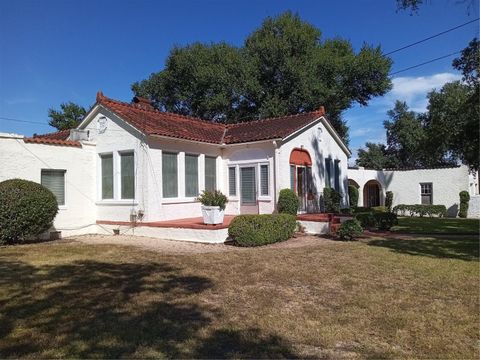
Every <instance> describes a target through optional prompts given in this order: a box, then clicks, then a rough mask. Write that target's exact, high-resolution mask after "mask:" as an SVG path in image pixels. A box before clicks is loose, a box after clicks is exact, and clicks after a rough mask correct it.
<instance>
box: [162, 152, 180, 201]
mask: <svg viewBox="0 0 480 360" xmlns="http://www.w3.org/2000/svg"><path fill="white" fill-rule="evenodd" d="M164 154H170V155H175V159H176V160H177V181H176V183H177V184H176V195H175V196H165V189H164V187H163V186H164V171H163V166H164V161H163V155H164ZM179 155H180V153H179V152H177V151H164V150H162V199H168V200H170V199H178V198H179V190H180V186H179V182H180V177H179V157H180V156H179Z"/></svg>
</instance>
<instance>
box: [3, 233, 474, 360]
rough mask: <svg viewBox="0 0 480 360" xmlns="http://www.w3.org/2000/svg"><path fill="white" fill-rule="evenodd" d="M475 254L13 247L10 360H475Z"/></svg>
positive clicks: (321, 248) (8, 297) (378, 246)
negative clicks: (167, 252)
mask: <svg viewBox="0 0 480 360" xmlns="http://www.w3.org/2000/svg"><path fill="white" fill-rule="evenodd" d="M292 241H302V238H299V239H295V240H292ZM439 244H441V246H439ZM478 245H479V244H478V238H477V237H471V238H468V237H453V236H452V237H449V238H448V239H446V238H442V239H440V238H435V237H421V238H416V239H410V240H399V239H392V240H389V239H385V238H375V239H363V240H362V241H361V242H335V241H328V240H322V239H318V244H317V243H316V242H315V243H314V245H313V246H308V247H307V246H305V247H298V248H275V247H273V248H272V247H263V248H255V249H242V250H234V251H229V252H224V253H210V254H196V255H188V256H167V255H162V254H161V253H156V252H149V251H144V250H141V249H139V248H134V247H122V246H115V245H86V244H81V243H75V242H73V243H62V242H53V243H49V244H33V245H23V246H14V247H3V248H0V273H1V276H0V325H1V326H0V358H17V357H20V358H25V357H29V358H117V357H128V358H132V357H137V358H172V357H173V358H179V357H180V358H192V357H193V358H252V357H253V358H265V357H270V358H295V357H302V358H308V357H311V358H451V359H459V358H462V359H467V358H469V359H470V358H478V356H479V355H480V354H479V352H478V334H479V330H480V328H479V324H480V316H479V314H480V312H479V305H480V304H479V281H478V280H479V271H478V270H479V267H478V265H479V263H478Z"/></svg>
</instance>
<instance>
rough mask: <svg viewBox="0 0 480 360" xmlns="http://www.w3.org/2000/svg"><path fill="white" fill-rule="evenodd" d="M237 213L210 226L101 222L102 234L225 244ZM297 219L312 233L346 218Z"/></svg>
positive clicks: (177, 222) (178, 221)
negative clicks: (116, 233) (116, 232)
mask: <svg viewBox="0 0 480 360" xmlns="http://www.w3.org/2000/svg"><path fill="white" fill-rule="evenodd" d="M234 218H235V215H225V218H224V221H223V223H222V224H218V225H207V224H204V223H203V218H201V217H194V218H185V219H176V220H167V221H155V222H137V223H133V222H128V221H107V220H99V221H97V226H98V232H99V233H100V234H105V235H108V234H110V235H111V234H112V233H113V232H114V230H116V231H118V232H119V233H120V234H122V235H136V236H149V237H154V238H159V239H169V240H185V241H194V242H204V243H223V242H225V241H227V240H228V227H229V225H230V223H231V222H232V220H233V219H234ZM297 220H298V222H299V223H300V225H301V226H302V227H303V229H304V231H305V232H306V233H308V234H316V235H319V234H329V233H330V232H332V231H333V232H335V231H336V229H337V228H338V226H339V225H340V223H341V221H342V218H341V217H340V216H336V215H333V214H326V213H311V214H300V215H297Z"/></svg>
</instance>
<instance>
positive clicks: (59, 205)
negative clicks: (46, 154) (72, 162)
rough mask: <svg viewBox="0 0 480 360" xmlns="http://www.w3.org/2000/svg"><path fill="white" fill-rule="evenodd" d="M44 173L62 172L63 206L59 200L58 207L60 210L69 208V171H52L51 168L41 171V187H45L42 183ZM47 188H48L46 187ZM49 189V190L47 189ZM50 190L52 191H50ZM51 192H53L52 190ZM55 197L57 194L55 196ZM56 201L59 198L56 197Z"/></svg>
mask: <svg viewBox="0 0 480 360" xmlns="http://www.w3.org/2000/svg"><path fill="white" fill-rule="evenodd" d="M44 171H50V172H59V173H60V172H61V173H63V204H59V203H58V200H57V205H58V209H59V210H63V209H66V208H67V170H66V169H51V168H42V169H40V185H42V186H45V185H44V184H43V183H42V175H43V174H42V173H43V172H44ZM45 187H46V186H45ZM47 189H48V188H47ZM49 190H50V189H49ZM50 191H51V190H50ZM52 193H53V191H52ZM53 195H55V194H53ZM55 199H57V196H55Z"/></svg>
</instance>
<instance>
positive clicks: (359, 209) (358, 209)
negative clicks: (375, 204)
mask: <svg viewBox="0 0 480 360" xmlns="http://www.w3.org/2000/svg"><path fill="white" fill-rule="evenodd" d="M353 212H354V213H365V212H372V209H371V208H368V207H364V206H357V207H356V208H355V209H353Z"/></svg>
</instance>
